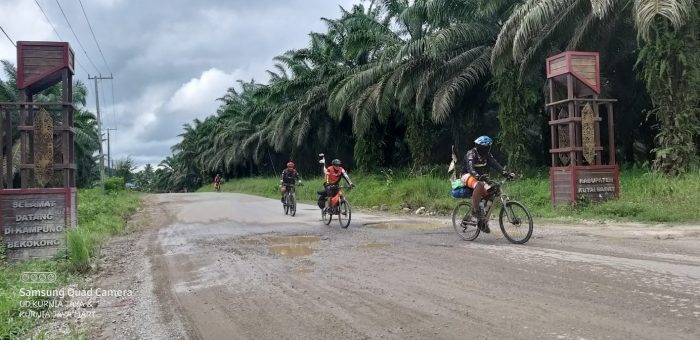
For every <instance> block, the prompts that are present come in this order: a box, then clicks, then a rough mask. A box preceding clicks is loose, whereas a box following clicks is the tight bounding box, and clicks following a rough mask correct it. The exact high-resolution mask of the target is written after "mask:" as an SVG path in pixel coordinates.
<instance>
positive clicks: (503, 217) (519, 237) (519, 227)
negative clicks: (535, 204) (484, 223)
mask: <svg viewBox="0 0 700 340" xmlns="http://www.w3.org/2000/svg"><path fill="white" fill-rule="evenodd" d="M498 223H499V224H500V225H501V231H502V232H503V236H505V237H506V239H508V241H510V242H511V243H515V244H523V243H525V242H527V241H528V240H529V239H530V236H532V225H533V223H532V216H530V212H529V211H528V210H527V208H525V206H524V205H523V204H522V203H520V202H516V201H508V202H506V204H504V205H503V206H502V207H501V213H500V216H499V218H498Z"/></svg>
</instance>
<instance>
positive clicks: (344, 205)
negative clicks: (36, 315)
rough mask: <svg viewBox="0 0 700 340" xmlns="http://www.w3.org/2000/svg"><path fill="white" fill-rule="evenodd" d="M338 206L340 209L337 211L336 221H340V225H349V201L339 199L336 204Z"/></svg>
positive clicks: (344, 226)
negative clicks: (338, 203)
mask: <svg viewBox="0 0 700 340" xmlns="http://www.w3.org/2000/svg"><path fill="white" fill-rule="evenodd" d="M338 208H339V209H340V212H339V213H338V222H340V226H341V227H343V228H347V227H348V226H350V219H351V217H352V216H351V215H352V211H351V208H350V203H348V201H346V200H345V199H343V200H341V201H340V205H339V206H338Z"/></svg>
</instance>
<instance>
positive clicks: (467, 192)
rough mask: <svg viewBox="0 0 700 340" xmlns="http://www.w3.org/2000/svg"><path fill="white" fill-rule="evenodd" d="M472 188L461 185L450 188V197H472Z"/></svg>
mask: <svg viewBox="0 0 700 340" xmlns="http://www.w3.org/2000/svg"><path fill="white" fill-rule="evenodd" d="M472 192H473V191H472V189H469V188H467V187H461V188H457V189H452V197H454V198H469V197H472Z"/></svg>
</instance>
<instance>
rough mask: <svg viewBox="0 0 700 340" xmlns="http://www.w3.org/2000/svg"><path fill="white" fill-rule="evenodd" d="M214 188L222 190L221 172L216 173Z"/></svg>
mask: <svg viewBox="0 0 700 340" xmlns="http://www.w3.org/2000/svg"><path fill="white" fill-rule="evenodd" d="M214 189H215V190H216V191H221V176H220V175H219V174H216V176H215V177H214Z"/></svg>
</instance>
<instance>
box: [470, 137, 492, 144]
mask: <svg viewBox="0 0 700 340" xmlns="http://www.w3.org/2000/svg"><path fill="white" fill-rule="evenodd" d="M474 143H475V144H476V145H481V146H491V144H493V139H491V137H489V136H481V137H479V138H477V139H476V140H475V141H474Z"/></svg>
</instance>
